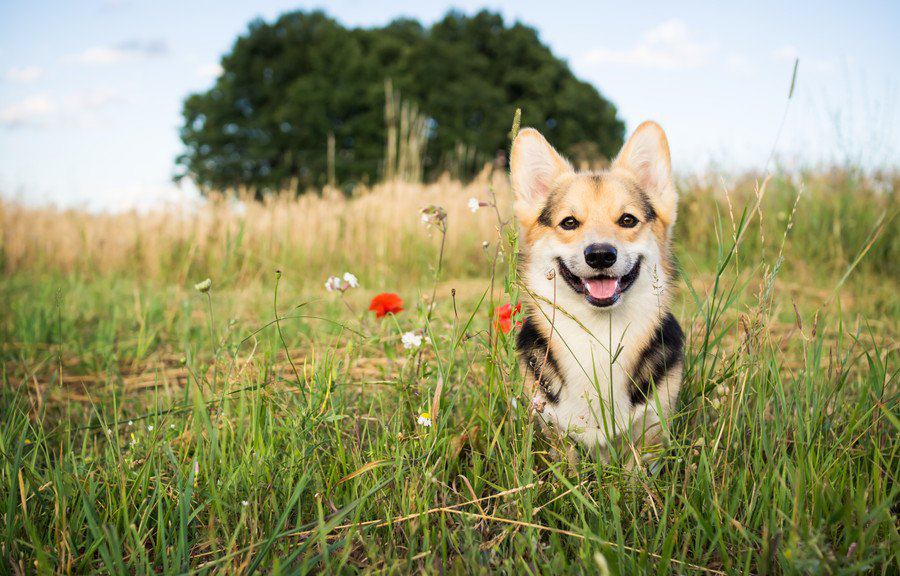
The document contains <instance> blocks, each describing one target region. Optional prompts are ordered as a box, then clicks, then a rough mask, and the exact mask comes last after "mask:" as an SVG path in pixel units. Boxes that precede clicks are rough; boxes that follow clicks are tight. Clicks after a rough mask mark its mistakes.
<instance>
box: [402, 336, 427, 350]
mask: <svg viewBox="0 0 900 576" xmlns="http://www.w3.org/2000/svg"><path fill="white" fill-rule="evenodd" d="M400 340H401V341H402V342H403V347H404V348H406V349H407V350H409V349H411V348H418V347H419V346H421V345H422V335H421V334H416V333H415V332H405V333H404V334H403V336H401V337H400Z"/></svg>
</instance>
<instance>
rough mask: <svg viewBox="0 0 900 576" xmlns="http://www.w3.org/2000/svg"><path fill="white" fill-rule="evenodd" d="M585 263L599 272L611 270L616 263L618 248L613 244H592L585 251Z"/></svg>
mask: <svg viewBox="0 0 900 576" xmlns="http://www.w3.org/2000/svg"><path fill="white" fill-rule="evenodd" d="M584 261H585V262H587V265H588V266H590V267H591V268H596V269H597V270H603V269H604V268H609V267H610V266H612V265H613V264H615V263H616V247H615V246H613V245H612V244H591V245H590V246H588V247H587V248H585V249H584Z"/></svg>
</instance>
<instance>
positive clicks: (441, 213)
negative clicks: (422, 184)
mask: <svg viewBox="0 0 900 576" xmlns="http://www.w3.org/2000/svg"><path fill="white" fill-rule="evenodd" d="M446 219H447V211H446V210H444V209H443V208H441V207H440V206H435V205H433V204H432V205H431V206H426V207H425V208H422V223H423V224H425V225H426V226H431V225H434V226H443V224H444V221H445V220H446Z"/></svg>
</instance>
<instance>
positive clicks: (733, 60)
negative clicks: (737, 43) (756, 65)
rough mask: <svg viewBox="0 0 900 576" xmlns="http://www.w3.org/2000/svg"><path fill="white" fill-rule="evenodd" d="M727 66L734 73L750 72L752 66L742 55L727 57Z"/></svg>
mask: <svg viewBox="0 0 900 576" xmlns="http://www.w3.org/2000/svg"><path fill="white" fill-rule="evenodd" d="M725 66H726V67H727V68H728V69H729V70H732V71H734V72H741V73H747V72H750V71H751V69H752V66H751V65H750V62H749V61H748V60H747V58H746V57H744V56H742V55H741V54H729V55H728V56H726V57H725Z"/></svg>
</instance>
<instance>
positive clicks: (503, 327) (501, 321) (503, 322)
mask: <svg viewBox="0 0 900 576" xmlns="http://www.w3.org/2000/svg"><path fill="white" fill-rule="evenodd" d="M521 311H522V303H521V302H518V303H517V304H516V309H515V310H513V308H512V304H504V305H503V306H500V307H499V308H497V320H496V322H495V325H496V326H497V328H499V329H500V331H501V332H503V333H504V334H509V332H510V330H512V328H513V323H512V318H513V316H518V315H519V312H521ZM521 326H522V321H521V320H516V328H519V327H521Z"/></svg>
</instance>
